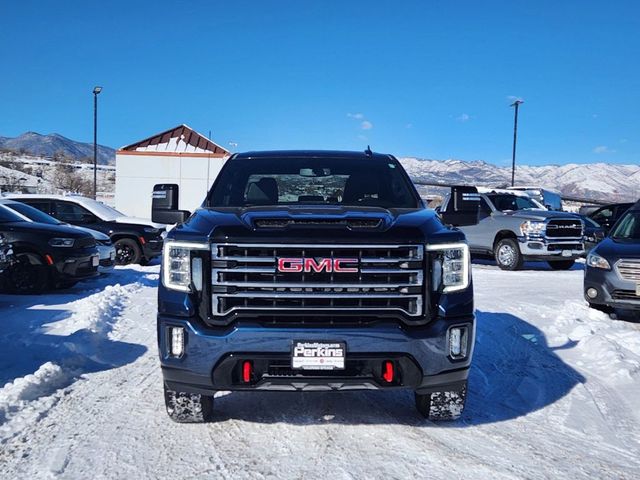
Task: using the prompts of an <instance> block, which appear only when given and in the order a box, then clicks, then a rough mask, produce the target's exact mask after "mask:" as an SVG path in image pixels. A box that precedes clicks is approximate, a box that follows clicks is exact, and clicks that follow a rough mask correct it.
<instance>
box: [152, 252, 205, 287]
mask: <svg viewBox="0 0 640 480" xmlns="http://www.w3.org/2000/svg"><path fill="white" fill-rule="evenodd" d="M197 250H209V244H208V243H195V242H180V241H175V240H167V241H166V242H165V243H164V245H163V247H162V284H163V285H164V286H165V287H167V288H169V289H171V290H179V291H181V292H190V291H191V285H192V284H193V285H194V286H195V288H196V289H198V290H200V289H202V263H201V262H202V260H201V259H200V258H193V259H192V254H191V253H192V252H193V251H197ZM192 262H195V268H192ZM194 274H195V275H197V276H199V277H198V278H193V275H194Z"/></svg>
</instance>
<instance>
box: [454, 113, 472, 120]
mask: <svg viewBox="0 0 640 480" xmlns="http://www.w3.org/2000/svg"><path fill="white" fill-rule="evenodd" d="M470 119H471V116H470V115H469V114H468V113H463V114H462V115H458V116H457V117H456V120H458V121H459V122H468V121H469V120H470Z"/></svg>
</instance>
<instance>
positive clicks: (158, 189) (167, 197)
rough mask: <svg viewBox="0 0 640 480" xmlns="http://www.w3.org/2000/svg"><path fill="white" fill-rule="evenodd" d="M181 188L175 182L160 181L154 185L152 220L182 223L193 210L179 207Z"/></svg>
mask: <svg viewBox="0 0 640 480" xmlns="http://www.w3.org/2000/svg"><path fill="white" fill-rule="evenodd" d="M178 200H179V189H178V185H176V184H175V183H160V184H158V185H154V186H153V195H152V200H151V221H152V222H155V223H166V224H172V223H182V222H184V221H185V220H186V219H187V218H189V217H190V216H191V212H189V211H187V210H179V209H178Z"/></svg>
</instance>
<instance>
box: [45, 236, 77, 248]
mask: <svg viewBox="0 0 640 480" xmlns="http://www.w3.org/2000/svg"><path fill="white" fill-rule="evenodd" d="M73 243H74V240H73V238H52V239H51V240H49V245H51V246H52V247H66V248H71V247H73Z"/></svg>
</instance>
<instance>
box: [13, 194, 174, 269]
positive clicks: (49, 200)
mask: <svg viewBox="0 0 640 480" xmlns="http://www.w3.org/2000/svg"><path fill="white" fill-rule="evenodd" d="M8 198H10V199H12V200H16V201H19V202H23V203H26V204H27V205H31V206H32V207H35V208H37V209H38V210H41V211H43V212H44V213H46V214H48V215H51V216H52V217H54V218H57V219H58V220H60V221H61V222H64V223H70V224H72V225H79V226H82V227H87V228H90V229H91V230H97V231H99V232H102V233H104V234H106V235H109V238H111V241H112V242H113V245H114V246H115V248H116V263H117V264H118V265H128V264H130V263H140V264H145V263H147V262H149V261H150V260H151V259H153V258H155V257H158V256H160V255H161V254H162V242H163V236H164V234H165V225H161V224H157V223H153V222H151V221H149V220H145V219H142V218H135V217H127V216H126V215H123V214H122V213H120V212H119V211H117V210H116V209H115V208H112V207H109V206H108V205H105V204H104V203H102V202H98V201H96V200H93V199H91V198H87V197H81V196H77V195H36V194H23V195H10V196H8Z"/></svg>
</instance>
